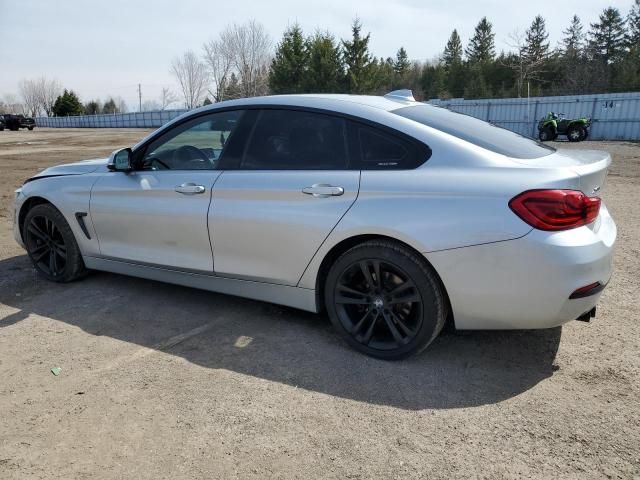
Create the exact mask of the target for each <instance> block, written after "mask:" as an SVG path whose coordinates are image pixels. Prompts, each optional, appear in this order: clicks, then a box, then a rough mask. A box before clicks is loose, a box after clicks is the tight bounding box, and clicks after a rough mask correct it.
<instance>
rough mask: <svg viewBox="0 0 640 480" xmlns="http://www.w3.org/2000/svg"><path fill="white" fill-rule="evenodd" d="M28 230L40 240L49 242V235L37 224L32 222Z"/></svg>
mask: <svg viewBox="0 0 640 480" xmlns="http://www.w3.org/2000/svg"><path fill="white" fill-rule="evenodd" d="M27 230H28V231H29V232H30V233H32V234H34V235H35V236H36V237H38V238H39V239H40V240H47V234H46V233H44V232H43V231H42V230H41V229H40V227H38V225H36V223H35V222H34V221H33V220H32V221H31V223H30V224H29V226H28V227H27Z"/></svg>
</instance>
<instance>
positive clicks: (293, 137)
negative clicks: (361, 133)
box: [241, 110, 348, 170]
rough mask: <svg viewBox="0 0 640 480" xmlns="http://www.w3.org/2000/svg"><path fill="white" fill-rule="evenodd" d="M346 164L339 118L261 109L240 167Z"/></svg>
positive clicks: (338, 166) (295, 167) (327, 167)
mask: <svg viewBox="0 0 640 480" xmlns="http://www.w3.org/2000/svg"><path fill="white" fill-rule="evenodd" d="M347 165H348V156H347V148H346V137H345V121H344V120H343V119H342V118H339V117H333V116H331V115H324V114H320V113H314V112H304V111H296V110H263V111H262V112H261V113H260V116H259V118H258V121H257V124H256V126H255V129H254V131H253V135H252V136H251V140H250V143H249V146H248V148H247V150H246V152H245V155H244V158H243V160H242V163H241V168H244V169H249V170H339V169H344V168H347Z"/></svg>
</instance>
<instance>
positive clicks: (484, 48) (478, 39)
mask: <svg viewBox="0 0 640 480" xmlns="http://www.w3.org/2000/svg"><path fill="white" fill-rule="evenodd" d="M495 36H496V35H495V33H493V26H492V25H491V22H489V21H488V20H487V17H482V20H480V22H479V23H478V25H476V29H475V33H474V35H473V37H471V40H469V45H468V46H467V48H466V49H465V53H466V54H467V58H468V59H469V62H470V63H481V64H488V63H489V62H491V61H492V60H493V59H494V57H495V55H496V52H495Z"/></svg>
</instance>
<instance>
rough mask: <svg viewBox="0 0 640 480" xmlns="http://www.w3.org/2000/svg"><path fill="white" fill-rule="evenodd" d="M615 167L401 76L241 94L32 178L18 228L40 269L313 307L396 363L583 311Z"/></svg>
mask: <svg viewBox="0 0 640 480" xmlns="http://www.w3.org/2000/svg"><path fill="white" fill-rule="evenodd" d="M610 163H611V157H610V155H609V154H608V153H605V152H598V151H564V150H563V151H556V150H555V149H553V148H551V147H548V146H545V145H542V144H540V143H538V142H536V141H533V140H530V139H528V138H525V137H522V136H519V135H517V134H515V133H513V132H510V131H508V130H505V129H502V128H499V127H496V126H494V125H491V124H489V123H486V122H483V121H480V120H478V119H475V118H472V117H469V116H466V115H461V114H457V113H453V112H451V111H448V110H446V109H443V108H440V107H435V106H431V105H426V104H423V103H419V102H415V101H414V100H413V98H412V96H411V94H410V92H409V91H397V92H392V93H390V94H388V95H386V96H384V97H373V96H351V95H291V96H272V97H260V98H248V99H242V100H233V101H227V102H222V103H218V104H215V105H211V106H207V107H203V108H200V109H197V110H193V111H191V112H189V113H187V114H185V115H183V116H181V117H179V118H177V119H175V120H174V121H172V122H171V123H169V124H167V125H165V126H163V127H162V128H160V129H158V130H157V131H155V132H154V133H152V134H151V135H149V136H148V137H147V138H145V139H144V140H142V141H141V142H140V143H138V144H137V145H135V146H133V147H131V148H123V149H121V150H117V151H115V152H114V153H113V154H112V155H111V157H110V158H109V159H99V160H87V161H84V162H77V163H71V164H67V165H60V166H57V167H53V168H48V169H46V170H44V171H43V172H41V173H40V174H38V175H36V176H34V177H32V178H30V179H28V180H27V181H26V182H25V184H24V185H23V186H22V187H21V188H19V189H18V190H16V196H15V228H14V232H15V238H16V240H17V241H18V242H19V243H20V244H21V245H22V246H23V247H24V248H25V249H26V250H27V252H28V254H29V257H30V259H31V261H32V262H33V265H34V266H35V268H36V269H37V270H38V272H40V273H41V274H42V275H43V276H44V277H46V278H47V279H49V280H52V281H55V282H69V281H73V280H76V279H79V278H82V277H83V276H84V275H85V274H86V273H87V271H88V270H105V271H109V272H115V273H119V274H125V275H133V276H138V277H144V278H149V279H153V280H159V281H163V282H170V283H175V284H180V285H186V286H190V287H196V288H202V289H206V290H211V291H215V292H222V293H226V294H231V295H239V296H243V297H248V298H253V299H258V300H263V301H268V302H274V303H279V304H283V305H288V306H292V307H296V308H300V309H303V310H308V311H312V312H326V313H327V314H328V316H329V317H330V319H331V321H332V323H333V325H334V326H335V328H336V330H337V331H338V332H339V334H340V335H341V336H342V337H344V338H345V340H346V341H347V342H348V343H349V344H350V345H351V346H353V347H354V348H356V349H358V350H360V351H361V352H364V353H366V354H368V355H372V356H375V357H378V358H383V359H399V358H403V357H406V356H408V355H411V354H414V353H416V352H419V351H421V350H423V349H424V348H426V347H427V346H428V345H429V344H430V343H431V342H432V341H433V340H434V338H436V336H437V335H438V333H439V332H440V331H441V330H442V328H443V327H444V325H445V324H446V323H447V322H449V323H450V324H451V325H453V326H454V327H455V328H457V329H462V330H464V329H532V328H549V327H554V326H558V325H561V324H563V323H565V322H567V321H569V320H573V319H582V320H588V319H589V318H591V317H592V316H594V315H595V306H596V303H597V301H598V298H599V296H600V294H601V292H602V290H603V289H604V287H605V286H606V284H607V282H608V280H609V278H610V275H611V257H612V252H613V246H614V243H615V238H616V226H615V224H614V222H613V220H612V218H611V216H610V215H609V212H608V211H607V209H606V207H605V205H604V204H603V203H602V201H601V199H600V198H599V197H598V194H599V193H600V191H601V188H602V186H603V183H604V180H605V177H606V174H607V168H608V166H609V164H610Z"/></svg>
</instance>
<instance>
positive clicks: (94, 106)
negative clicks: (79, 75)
mask: <svg viewBox="0 0 640 480" xmlns="http://www.w3.org/2000/svg"><path fill="white" fill-rule="evenodd" d="M101 110H102V109H101V108H100V102H99V101H98V100H91V101H90V102H87V103H85V104H84V114H85V115H97V114H99V113H100V111H101Z"/></svg>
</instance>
